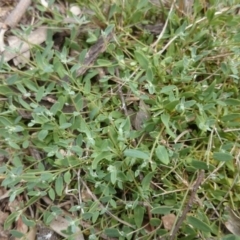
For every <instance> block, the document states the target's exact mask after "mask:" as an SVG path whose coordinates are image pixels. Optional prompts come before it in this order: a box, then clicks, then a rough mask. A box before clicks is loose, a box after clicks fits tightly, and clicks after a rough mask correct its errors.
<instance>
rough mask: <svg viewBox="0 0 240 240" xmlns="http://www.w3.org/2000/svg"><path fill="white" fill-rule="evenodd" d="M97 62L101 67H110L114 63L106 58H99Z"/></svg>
mask: <svg viewBox="0 0 240 240" xmlns="http://www.w3.org/2000/svg"><path fill="white" fill-rule="evenodd" d="M97 64H98V65H100V66H101V67H108V66H111V65H112V62H111V61H109V60H106V59H98V60H97Z"/></svg>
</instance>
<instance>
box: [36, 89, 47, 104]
mask: <svg viewBox="0 0 240 240" xmlns="http://www.w3.org/2000/svg"><path fill="white" fill-rule="evenodd" d="M44 91H45V88H44V86H42V87H40V88H39V89H38V91H37V93H36V100H37V102H40V101H41V100H42V98H43V94H44Z"/></svg>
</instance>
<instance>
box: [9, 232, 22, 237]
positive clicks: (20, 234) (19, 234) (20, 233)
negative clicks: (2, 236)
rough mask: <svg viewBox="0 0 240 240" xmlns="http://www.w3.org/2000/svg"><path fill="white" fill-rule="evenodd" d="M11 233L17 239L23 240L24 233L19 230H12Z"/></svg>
mask: <svg viewBox="0 0 240 240" xmlns="http://www.w3.org/2000/svg"><path fill="white" fill-rule="evenodd" d="M10 233H11V234H12V236H13V237H15V238H22V237H23V236H24V234H23V233H22V232H19V231H17V230H10Z"/></svg>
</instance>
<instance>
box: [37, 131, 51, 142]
mask: <svg viewBox="0 0 240 240" xmlns="http://www.w3.org/2000/svg"><path fill="white" fill-rule="evenodd" d="M47 135H48V130H41V131H40V132H39V133H38V135H37V136H38V139H39V140H40V141H43V140H44V139H45V138H46V136H47Z"/></svg>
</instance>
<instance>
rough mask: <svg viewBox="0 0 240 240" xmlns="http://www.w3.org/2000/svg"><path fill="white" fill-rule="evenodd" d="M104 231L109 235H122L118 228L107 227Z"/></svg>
mask: <svg viewBox="0 0 240 240" xmlns="http://www.w3.org/2000/svg"><path fill="white" fill-rule="evenodd" d="M104 233H105V234H106V235H107V236H108V237H120V234H119V232H118V230H117V229H116V228H107V229H105V230H104Z"/></svg>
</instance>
